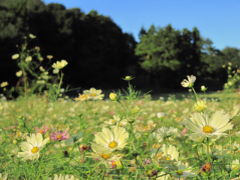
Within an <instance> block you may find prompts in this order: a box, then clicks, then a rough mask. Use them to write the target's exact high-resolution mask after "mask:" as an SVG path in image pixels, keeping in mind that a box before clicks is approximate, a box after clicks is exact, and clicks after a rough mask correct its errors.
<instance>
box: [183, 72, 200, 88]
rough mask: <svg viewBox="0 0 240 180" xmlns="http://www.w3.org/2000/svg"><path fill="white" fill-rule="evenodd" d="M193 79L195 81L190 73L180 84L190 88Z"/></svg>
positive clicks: (194, 77)
mask: <svg viewBox="0 0 240 180" xmlns="http://www.w3.org/2000/svg"><path fill="white" fill-rule="evenodd" d="M195 81H196V76H194V75H190V76H187V79H184V80H183V81H182V82H181V85H182V86H183V87H185V88H191V87H193V85H194V82H195Z"/></svg>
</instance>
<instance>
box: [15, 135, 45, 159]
mask: <svg viewBox="0 0 240 180" xmlns="http://www.w3.org/2000/svg"><path fill="white" fill-rule="evenodd" d="M48 142H49V138H46V139H43V136H42V134H40V133H37V134H31V135H30V136H28V137H27V141H26V142H23V143H21V145H20V147H21V150H22V151H23V152H19V153H18V157H21V158H23V159H24V160H35V159H38V158H39V152H40V150H41V149H42V148H43V147H44V146H45V145H46V144H47V143H48Z"/></svg>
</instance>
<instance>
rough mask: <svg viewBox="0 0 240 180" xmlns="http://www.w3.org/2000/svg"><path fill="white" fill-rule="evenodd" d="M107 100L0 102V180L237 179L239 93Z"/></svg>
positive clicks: (96, 94) (94, 94) (87, 95)
mask: <svg viewBox="0 0 240 180" xmlns="http://www.w3.org/2000/svg"><path fill="white" fill-rule="evenodd" d="M191 78H192V77H190V76H189V77H188V79H186V80H184V81H183V82H182V85H183V86H184V87H186V88H189V89H192V90H193V92H195V90H194V88H193V85H194V81H195V80H194V79H191ZM205 90H206V89H205ZM107 96H108V95H105V100H102V99H103V97H104V95H103V94H102V91H101V90H96V89H94V88H92V89H90V90H85V91H84V93H83V94H80V95H79V97H76V98H75V99H70V98H69V99H64V98H62V99H61V98H60V99H58V100H57V101H51V100H49V99H48V98H47V97H45V96H37V95H33V96H28V97H20V98H18V99H17V100H14V101H7V100H4V99H3V100H1V102H0V112H1V113H0V123H1V129H0V173H1V175H0V179H29V180H30V179H31V180H33V179H34V180H37V179H54V180H68V179H69V180H70V179H71V180H75V179H158V180H171V179H214V180H215V179H226V180H227V179H232V180H237V179H239V176H240V162H239V157H240V139H239V134H240V132H239V113H240V98H238V97H239V94H237V93H231V94H224V93H215V94H210V95H207V94H200V95H198V94H197V93H196V92H195V94H194V93H193V94H192V95H191V93H189V95H185V96H184V97H183V98H182V99H181V100H180V99H176V98H174V97H172V96H170V97H169V98H166V97H165V98H163V97H160V98H159V99H158V100H151V99H150V98H149V97H147V96H146V97H142V98H135V99H131V98H126V97H124V96H123V95H119V94H117V93H111V94H110V96H109V98H107ZM128 97H129V96H128Z"/></svg>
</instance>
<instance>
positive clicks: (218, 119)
mask: <svg viewBox="0 0 240 180" xmlns="http://www.w3.org/2000/svg"><path fill="white" fill-rule="evenodd" d="M229 121H230V116H229V115H228V114H226V113H224V112H223V111H216V112H215V113H213V114H212V115H211V117H210V116H208V115H206V114H203V113H194V114H193V115H192V116H191V118H190V119H189V120H187V121H186V127H187V128H188V129H189V130H190V131H192V134H191V135H190V136H191V137H192V138H199V137H220V136H222V135H226V133H224V132H225V131H227V130H231V129H232V128H233V125H232V124H231V123H230V122H229Z"/></svg>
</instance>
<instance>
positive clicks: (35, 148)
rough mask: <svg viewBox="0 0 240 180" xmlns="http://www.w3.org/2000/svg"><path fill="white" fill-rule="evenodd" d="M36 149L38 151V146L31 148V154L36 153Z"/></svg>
mask: <svg viewBox="0 0 240 180" xmlns="http://www.w3.org/2000/svg"><path fill="white" fill-rule="evenodd" d="M38 151H39V148H38V147H33V148H32V150H31V152H32V153H33V154H35V153H37V152H38Z"/></svg>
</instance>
